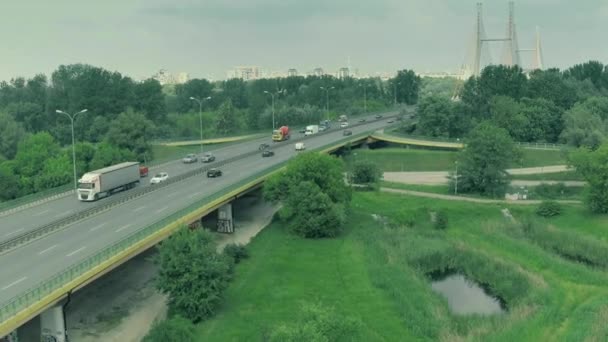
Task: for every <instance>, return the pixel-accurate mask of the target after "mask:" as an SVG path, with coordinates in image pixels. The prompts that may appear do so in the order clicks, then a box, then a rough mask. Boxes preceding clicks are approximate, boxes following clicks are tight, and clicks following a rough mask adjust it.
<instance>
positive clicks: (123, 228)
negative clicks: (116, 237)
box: [116, 223, 132, 233]
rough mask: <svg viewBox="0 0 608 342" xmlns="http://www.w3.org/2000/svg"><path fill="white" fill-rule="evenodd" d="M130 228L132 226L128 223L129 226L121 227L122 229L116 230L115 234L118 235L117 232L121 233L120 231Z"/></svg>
mask: <svg viewBox="0 0 608 342" xmlns="http://www.w3.org/2000/svg"><path fill="white" fill-rule="evenodd" d="M131 226H132V224H130V223H129V224H127V225H126V226H122V227H120V228H118V229H116V232H117V233H118V232H119V231H121V230H125V229H127V228H129V227H131Z"/></svg>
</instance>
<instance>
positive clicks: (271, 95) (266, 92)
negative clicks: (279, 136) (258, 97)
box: [264, 89, 285, 131]
mask: <svg viewBox="0 0 608 342" xmlns="http://www.w3.org/2000/svg"><path fill="white" fill-rule="evenodd" d="M284 90H285V89H283V90H279V91H277V93H276V95H279V94H281V93H282V92H283V91H284ZM264 94H268V95H270V97H271V99H272V130H273V131H274V128H275V124H274V95H275V94H273V93H271V92H269V91H268V90H264Z"/></svg>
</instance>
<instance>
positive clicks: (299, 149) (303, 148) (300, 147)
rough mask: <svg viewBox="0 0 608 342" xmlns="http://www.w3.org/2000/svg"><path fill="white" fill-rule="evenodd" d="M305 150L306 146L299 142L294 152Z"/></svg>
mask: <svg viewBox="0 0 608 342" xmlns="http://www.w3.org/2000/svg"><path fill="white" fill-rule="evenodd" d="M305 149H306V146H305V145H304V143H302V142H299V143H296V151H304V150H305Z"/></svg>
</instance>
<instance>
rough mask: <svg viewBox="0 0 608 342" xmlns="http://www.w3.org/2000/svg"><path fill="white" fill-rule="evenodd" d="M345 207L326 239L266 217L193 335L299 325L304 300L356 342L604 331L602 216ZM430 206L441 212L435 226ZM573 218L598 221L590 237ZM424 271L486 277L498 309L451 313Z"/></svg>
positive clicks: (375, 203)
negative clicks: (339, 320)
mask: <svg viewBox="0 0 608 342" xmlns="http://www.w3.org/2000/svg"><path fill="white" fill-rule="evenodd" d="M352 207H353V210H352V213H351V215H349V217H348V220H347V223H346V227H347V228H346V230H345V231H344V233H343V234H342V235H340V236H338V237H336V238H334V239H324V240H308V239H303V238H299V237H294V236H293V235H292V234H291V233H290V232H289V230H287V229H286V227H285V225H284V224H283V223H281V222H280V221H274V222H273V224H271V225H270V226H269V227H268V228H267V229H265V230H264V231H263V232H262V233H261V234H260V235H258V237H256V238H255V239H254V240H253V242H252V243H251V244H250V246H249V251H250V254H251V258H249V259H247V260H244V261H242V262H241V264H239V265H238V266H237V267H236V268H235V278H234V281H233V283H231V285H230V286H229V287H228V289H227V291H226V297H225V298H226V301H225V304H224V305H222V308H221V309H220V310H219V311H218V313H217V315H216V316H215V317H213V318H212V319H210V320H208V321H206V322H204V323H201V324H199V325H198V326H197V335H198V340H200V341H203V340H204V341H207V340H263V339H264V338H267V337H270V336H273V333H276V331H280V330H281V329H282V328H278V327H292V328H293V327H295V326H297V325H298V324H300V325H301V323H298V322H305V321H306V317H308V314H307V313H305V312H304V310H302V305H305V306H310V305H317V304H318V305H320V306H321V307H327V308H332V309H331V310H333V312H334V316H335V317H345V318H344V319H346V321H348V322H353V323H352V324H350V325H347V326H349V327H351V328H352V329H350V330H348V331H349V333H356V335H354V336H356V337H354V338H351V339H348V340H353V341H381V340H414V339H419V340H428V341H431V340H443V341H451V340H461V339H473V340H484V341H498V340H519V341H539V340H602V339H603V338H605V337H606V336H608V330H607V326H606V325H605V324H604V323H605V319H606V317H607V316H606V315H607V314H608V300H606V298H608V297H607V296H608V290H607V289H606V288H605V287H604V285H603V284H605V282H606V281H608V274H607V272H606V271H607V270H608V265H607V264H606V263H605V260H606V259H605V255H606V253H608V243H606V242H605V241H603V242H602V241H598V240H597V239H595V238H594V237H596V236H598V235H597V234H603V235H604V236H605V234H606V233H605V229H603V230H602V229H600V226H599V224H600V222H603V223H604V224H605V223H607V222H608V217H605V216H595V217H589V216H588V214H587V212H586V209H584V208H582V207H577V206H575V207H571V206H568V207H563V208H562V211H561V214H560V215H558V216H554V217H553V218H542V217H539V216H537V215H536V208H535V207H534V206H531V207H519V206H514V207H509V208H508V209H509V211H510V213H511V214H512V219H511V218H509V217H507V216H504V215H503V213H501V209H502V208H503V207H502V206H498V205H479V204H467V203H460V202H449V201H440V200H434V199H424V198H415V197H407V196H398V195H390V194H384V193H375V192H358V193H355V195H354V197H353V203H352ZM432 212H436V213H441V215H440V216H444V218H445V222H446V225H445V226H444V228H440V227H438V226H437V224H436V223H433V220H432V218H431V217H432V215H431V213H432ZM575 218H576V219H579V220H580V221H578V222H577V225H576V226H572V225H570V222H572V221H573V220H574V219H575ZM596 220H601V221H598V222H595V223H594V221H596ZM578 226H587V227H596V231H595V234H591V233H589V232H588V231H586V230H585V229H577V228H576V227H578ZM438 228H439V229H438ZM600 230H602V231H600ZM433 272H457V273H460V274H464V275H465V276H466V277H467V278H469V279H470V280H473V281H475V282H477V283H480V284H483V285H484V288H486V289H487V291H489V293H491V294H492V295H494V296H497V297H499V298H500V299H501V301H502V302H503V305H504V306H505V307H506V309H507V311H506V313H504V314H501V315H494V316H487V317H484V316H479V315H469V316H458V315H454V314H452V313H451V312H450V310H449V308H448V306H447V303H446V301H445V299H444V298H443V297H442V296H441V295H438V294H437V293H435V292H434V291H432V290H431V287H430V281H431V280H430V278H429V274H430V273H433ZM312 274H314V276H311V275H312ZM566 294H567V295H566ZM319 303H320V304H319ZM355 322H362V324H357V323H355ZM274 336H276V335H274ZM349 336H350V335H349ZM288 340H290V339H288ZM332 340H333V339H332ZM336 340H339V339H336Z"/></svg>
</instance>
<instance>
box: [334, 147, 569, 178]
mask: <svg viewBox="0 0 608 342" xmlns="http://www.w3.org/2000/svg"><path fill="white" fill-rule="evenodd" d="M457 154H458V152H452V151H436V150H423V149H408V148H381V149H375V150H371V149H370V150H361V149H356V150H353V152H352V153H351V155H350V156H348V157H346V160H347V162H352V161H354V160H369V161H372V162H374V163H376V164H377V165H379V166H380V168H381V169H382V171H385V172H399V171H448V170H453V169H454V161H455V160H456V157H457ZM565 163H566V161H565V159H564V156H563V154H562V152H561V151H557V150H555V151H553V150H548V151H541V150H523V156H522V159H521V160H518V161H517V162H516V163H513V165H512V166H511V167H512V168H519V167H538V166H546V165H562V164H565Z"/></svg>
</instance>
